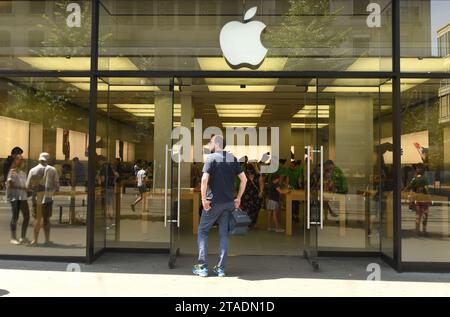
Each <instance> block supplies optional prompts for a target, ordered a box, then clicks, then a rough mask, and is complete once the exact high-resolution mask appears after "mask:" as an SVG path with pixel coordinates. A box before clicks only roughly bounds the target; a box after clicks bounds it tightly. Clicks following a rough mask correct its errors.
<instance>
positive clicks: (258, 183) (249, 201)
mask: <svg viewBox="0 0 450 317" xmlns="http://www.w3.org/2000/svg"><path fill="white" fill-rule="evenodd" d="M245 174H246V176H247V185H246V187H245V191H244V195H243V196H242V202H241V204H242V210H244V211H246V212H247V213H248V216H249V217H250V219H251V220H252V222H251V223H250V226H249V227H250V228H255V226H256V223H257V222H258V215H259V211H260V209H261V206H262V202H263V192H264V180H263V178H262V177H261V175H260V174H258V172H257V171H256V168H255V167H254V166H253V165H252V164H247V167H246V173H245Z"/></svg>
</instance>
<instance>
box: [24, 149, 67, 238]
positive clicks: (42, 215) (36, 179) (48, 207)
mask: <svg viewBox="0 0 450 317" xmlns="http://www.w3.org/2000/svg"><path fill="white" fill-rule="evenodd" d="M26 185H27V189H28V190H31V191H32V192H33V199H35V201H36V202H35V204H33V205H34V206H35V207H36V209H35V211H36V214H35V215H36V221H35V224H34V239H33V241H31V243H30V245H31V246H36V245H37V244H38V238H39V232H40V230H41V223H42V221H43V223H44V224H43V227H44V235H45V245H46V246H51V245H53V242H51V241H50V218H51V216H52V211H53V195H54V194H55V192H57V191H59V177H58V172H57V170H56V168H54V167H53V166H51V162H50V154H48V153H46V152H43V153H41V154H40V155H39V163H38V165H36V166H35V167H33V168H32V169H31V170H30V172H29V173H28V178H27V182H26Z"/></svg>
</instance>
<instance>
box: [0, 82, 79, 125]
mask: <svg viewBox="0 0 450 317" xmlns="http://www.w3.org/2000/svg"><path fill="white" fill-rule="evenodd" d="M27 85H30V86H26V85H22V84H21V85H19V84H17V83H9V86H10V87H11V89H10V90H9V95H10V96H11V97H12V98H11V99H12V100H11V101H10V102H8V103H7V104H6V105H5V108H4V113H5V115H6V116H8V117H12V118H17V119H21V120H26V121H30V122H35V123H41V124H42V125H43V126H44V127H45V128H50V129H55V128H57V127H63V125H64V123H68V121H69V113H68V107H67V105H68V104H69V103H70V96H71V95H72V94H73V93H74V92H75V91H76V90H77V89H76V88H74V87H73V88H71V87H65V89H63V90H60V89H59V90H58V93H54V92H52V91H51V88H50V87H48V85H49V84H47V83H45V82H43V81H42V78H38V79H36V80H34V79H30V80H29V83H27ZM54 85H58V86H60V85H63V84H58V83H54ZM60 88H61V87H60Z"/></svg>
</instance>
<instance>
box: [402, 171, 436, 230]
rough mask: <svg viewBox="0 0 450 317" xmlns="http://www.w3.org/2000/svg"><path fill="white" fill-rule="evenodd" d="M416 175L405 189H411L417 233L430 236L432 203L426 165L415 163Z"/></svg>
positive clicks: (411, 205)
mask: <svg viewBox="0 0 450 317" xmlns="http://www.w3.org/2000/svg"><path fill="white" fill-rule="evenodd" d="M415 171H416V175H415V176H414V177H413V179H412V180H411V182H410V183H409V184H408V186H406V189H405V190H407V191H408V190H409V191H410V192H411V193H412V194H411V195H410V207H409V208H410V209H411V210H414V211H415V212H416V234H417V235H424V236H428V232H427V224H428V209H429V207H430V205H431V202H430V199H429V198H428V197H427V196H428V185H429V182H428V179H427V177H426V175H425V165H424V164H422V163H420V164H416V165H415ZM420 223H422V231H421V230H420Z"/></svg>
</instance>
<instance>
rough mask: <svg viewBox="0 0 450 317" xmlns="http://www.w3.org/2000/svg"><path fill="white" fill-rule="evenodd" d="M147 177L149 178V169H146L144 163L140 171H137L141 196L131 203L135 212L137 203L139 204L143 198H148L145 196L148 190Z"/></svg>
mask: <svg viewBox="0 0 450 317" xmlns="http://www.w3.org/2000/svg"><path fill="white" fill-rule="evenodd" d="M146 179H147V170H146V169H145V166H144V164H142V166H140V169H139V171H138V172H137V175H136V181H137V188H138V192H139V196H138V197H137V198H136V200H135V201H134V202H133V203H132V204H131V210H132V211H133V212H135V211H136V210H135V207H136V205H137V204H139V203H140V202H141V201H142V200H143V199H146V197H145V196H146V195H147V192H148V188H147V184H146Z"/></svg>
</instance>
